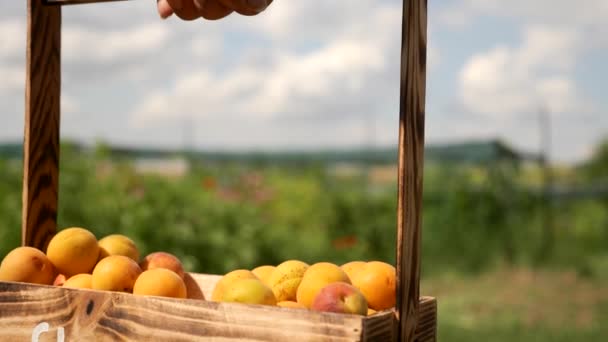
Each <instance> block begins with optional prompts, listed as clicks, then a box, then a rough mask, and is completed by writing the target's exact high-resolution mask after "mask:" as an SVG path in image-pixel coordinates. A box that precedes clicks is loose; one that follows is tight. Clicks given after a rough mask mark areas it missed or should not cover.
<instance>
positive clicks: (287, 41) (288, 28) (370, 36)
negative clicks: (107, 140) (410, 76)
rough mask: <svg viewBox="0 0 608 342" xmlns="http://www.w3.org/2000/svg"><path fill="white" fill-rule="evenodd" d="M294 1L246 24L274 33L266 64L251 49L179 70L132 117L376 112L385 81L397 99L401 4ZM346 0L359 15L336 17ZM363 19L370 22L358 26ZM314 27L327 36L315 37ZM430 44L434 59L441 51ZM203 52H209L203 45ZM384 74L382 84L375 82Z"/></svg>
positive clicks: (264, 55) (348, 8)
mask: <svg viewBox="0 0 608 342" xmlns="http://www.w3.org/2000/svg"><path fill="white" fill-rule="evenodd" d="M291 5H292V4H290V6H277V7H276V9H273V12H272V14H268V15H267V16H266V18H265V19H264V20H263V21H262V22H259V23H256V24H260V25H258V26H255V25H254V24H253V23H246V24H242V26H241V27H243V28H244V29H246V30H248V32H250V33H251V31H253V32H254V34H255V32H258V33H257V34H260V35H266V36H269V37H272V38H273V43H272V44H271V45H270V46H265V47H264V49H265V52H264V53H262V55H261V57H259V56H258V57H259V58H258V59H263V60H264V61H265V63H263V65H259V63H255V62H253V63H252V62H251V61H250V60H247V58H248V57H250V56H245V57H244V58H245V59H241V60H238V61H237V62H236V63H235V64H234V65H231V66H230V67H229V68H227V69H226V71H225V72H221V73H217V72H212V67H213V65H212V64H211V65H199V66H198V67H195V68H191V69H190V70H188V71H187V72H182V73H180V74H178V75H177V77H176V78H175V79H174V82H172V85H171V86H168V87H166V88H162V89H156V90H153V91H151V92H150V93H149V94H148V95H147V96H146V97H145V98H143V99H142V101H141V102H140V104H139V105H138V106H137V107H136V108H135V109H134V111H133V113H132V119H133V122H134V123H137V124H138V125H146V123H147V122H155V121H159V120H161V121H162V120H171V119H172V118H174V117H175V116H188V117H212V116H216V117H217V116H225V115H232V116H234V115H239V116H249V117H254V118H258V119H269V118H277V117H282V118H289V117H308V118H320V117H330V116H333V117H336V116H345V115H366V114H367V115H371V114H375V113H372V112H371V110H372V107H373V106H375V105H376V104H373V103H370V102H374V101H376V103H379V102H382V100H383V99H386V98H387V94H386V93H387V91H386V89H387V88H390V89H394V95H395V97H394V99H395V100H397V99H398V98H397V97H396V96H397V95H398V89H396V88H395V84H398V83H397V82H398V79H399V76H398V70H399V59H398V58H399V55H398V53H399V48H400V30H399V28H400V24H401V22H400V19H401V16H400V15H401V12H400V11H398V10H396V9H397V7H399V6H396V5H395V4H392V5H390V6H388V5H386V6H378V5H376V6H374V2H373V1H364V2H363V3H362V4H359V3H358V4H357V6H346V4H345V3H344V2H340V3H339V4H335V3H334V2H331V3H323V4H316V5H315V4H310V3H304V2H302V3H300V2H297V3H294V4H293V6H291ZM340 5H342V7H341V8H342V9H346V10H345V11H346V12H348V13H345V16H346V17H350V18H351V19H353V17H355V18H354V19H353V20H345V19H344V18H342V17H336V16H335V15H334V14H335V10H338V8H340ZM319 6H320V7H321V8H319ZM312 13H317V14H318V13H321V15H320V16H318V17H316V19H315V20H313V21H314V24H313V23H311V22H310V19H311V18H314V16H313V15H312ZM330 13H333V14H331V15H329V14H330ZM307 14H311V15H307ZM325 14H327V15H325ZM341 18H342V19H341ZM336 20H337V21H338V22H336ZM363 20H367V21H368V22H369V25H360V23H361V22H362V21H363ZM299 23H301V24H299ZM316 24H319V26H321V27H323V29H322V30H321V29H319V28H318V27H317V25H316ZM281 25H282V27H281V28H280V29H278V26H281ZM302 27H307V29H306V30H302ZM308 28H310V30H309V29H308ZM317 29H319V31H318V32H317ZM315 32H316V33H319V34H321V33H323V35H324V36H323V37H320V36H319V37H316V38H314V39H313V38H311V36H312V37H314V36H315V34H316V33H315ZM309 40H312V41H315V42H316V44H315V45H313V47H314V48H311V47H310V46H308V44H307V42H308V41H309ZM302 44H303V45H304V46H306V48H305V51H304V52H303V51H301V49H300V48H298V46H301V45H302ZM193 46H204V43H202V44H201V43H199V42H196V43H193ZM294 46H296V47H295V48H294ZM258 51H259V50H258ZM431 51H432V56H433V60H436V57H437V56H438V53H437V50H431ZM202 53H203V54H205V53H208V52H207V51H205V49H203V51H202ZM379 80H380V81H382V82H383V83H381V84H375V83H377V82H378V81H379ZM387 81H395V83H390V82H387ZM375 95H378V96H375ZM388 96H390V93H389V95H388ZM365 102H367V103H365ZM395 104H396V102H395Z"/></svg>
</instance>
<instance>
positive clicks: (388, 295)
mask: <svg viewBox="0 0 608 342" xmlns="http://www.w3.org/2000/svg"><path fill="white" fill-rule="evenodd" d="M396 277H397V272H396V270H395V267H394V266H393V265H390V264H387V263H385V262H381V261H371V262H368V263H366V264H365V265H363V267H362V268H361V270H359V271H358V272H355V273H354V274H353V277H352V278H351V281H352V284H353V285H354V286H355V287H356V288H358V289H359V291H361V292H362V293H363V295H364V296H365V298H366V299H367V302H368V304H369V307H370V308H372V309H374V310H376V311H382V310H386V309H390V308H392V307H394V306H395V301H396V294H395V288H396V283H397V280H396Z"/></svg>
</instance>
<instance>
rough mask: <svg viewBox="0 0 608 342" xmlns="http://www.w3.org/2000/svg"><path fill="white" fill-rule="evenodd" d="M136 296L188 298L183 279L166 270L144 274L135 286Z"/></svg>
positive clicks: (145, 272)
mask: <svg viewBox="0 0 608 342" xmlns="http://www.w3.org/2000/svg"><path fill="white" fill-rule="evenodd" d="M133 294H134V295H142V296H159V297H172V298H187V296H188V293H187V289H186V284H185V283H184V280H183V279H182V277H180V276H178V275H177V274H176V273H175V272H173V271H170V270H168V269H166V268H155V269H152V270H147V271H144V272H142V273H141V274H140V275H139V277H138V278H137V280H136V281H135V285H134V286H133Z"/></svg>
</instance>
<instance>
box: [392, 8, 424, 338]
mask: <svg viewBox="0 0 608 342" xmlns="http://www.w3.org/2000/svg"><path fill="white" fill-rule="evenodd" d="M426 15H427V1H426V0H404V1H403V22H402V43H401V44H402V46H401V95H400V109H399V154H398V156H399V167H398V205H397V317H398V319H399V321H400V322H399V326H398V329H397V336H398V340H399V341H408V342H409V341H414V338H415V334H416V327H417V325H418V323H419V321H420V318H421V315H422V312H419V311H418V310H419V305H418V304H419V292H420V290H419V286H420V238H421V221H422V173H423V161H424V114H425V113H424V111H425V92H426V91H425V88H426V26H427V23H426V21H427V19H426Z"/></svg>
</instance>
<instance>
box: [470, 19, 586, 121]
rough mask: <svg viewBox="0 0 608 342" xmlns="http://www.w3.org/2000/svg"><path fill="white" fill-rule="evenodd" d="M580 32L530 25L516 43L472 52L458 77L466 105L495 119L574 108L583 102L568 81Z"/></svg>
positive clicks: (577, 48)
mask: <svg viewBox="0 0 608 342" xmlns="http://www.w3.org/2000/svg"><path fill="white" fill-rule="evenodd" d="M580 38H581V37H580V34H579V33H578V32H576V31H574V30H569V29H560V28H552V27H543V26H534V27H529V28H528V29H526V30H525V32H524V41H523V43H522V45H521V46H519V47H508V46H504V45H499V46H496V47H494V48H493V49H491V50H489V51H487V52H483V53H478V54H475V55H473V56H472V57H471V58H470V59H469V60H468V62H467V63H466V64H465V65H464V67H463V68H462V70H461V72H460V75H459V82H460V98H461V101H462V102H463V104H464V105H465V107H466V109H468V110H470V111H472V112H474V113H479V114H483V115H488V116H492V117H495V118H501V117H502V118H505V117H509V116H512V115H515V114H521V113H529V112H535V111H536V110H537V109H538V107H539V106H541V105H548V106H549V107H550V109H551V110H552V111H556V112H568V111H576V110H580V109H583V110H585V109H588V108H584V107H583V108H581V106H582V104H583V103H584V102H585V101H584V100H583V99H582V98H581V95H580V94H578V91H577V87H576V85H575V84H574V81H573V79H572V70H573V66H574V61H575V60H576V58H577V57H578V51H579V42H580Z"/></svg>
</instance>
